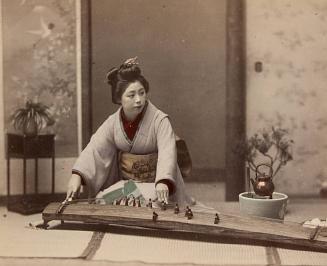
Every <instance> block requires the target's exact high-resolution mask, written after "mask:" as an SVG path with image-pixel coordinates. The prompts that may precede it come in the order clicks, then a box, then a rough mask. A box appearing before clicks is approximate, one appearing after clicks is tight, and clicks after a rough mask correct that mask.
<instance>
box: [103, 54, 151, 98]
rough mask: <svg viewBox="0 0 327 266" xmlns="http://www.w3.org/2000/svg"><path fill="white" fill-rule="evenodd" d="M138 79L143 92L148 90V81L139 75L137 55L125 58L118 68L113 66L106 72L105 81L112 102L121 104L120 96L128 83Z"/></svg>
mask: <svg viewBox="0 0 327 266" xmlns="http://www.w3.org/2000/svg"><path fill="white" fill-rule="evenodd" d="M135 81H139V82H140V83H141V84H142V85H143V87H144V89H145V92H146V93H148V91H149V83H148V81H147V80H146V79H145V78H144V77H143V76H142V75H141V69H140V68H139V66H138V63H137V57H134V58H131V59H128V60H126V61H125V62H124V63H123V64H122V65H121V66H120V67H119V68H117V67H114V68H112V69H110V70H109V71H108V73H107V82H108V84H109V85H110V86H111V97H112V102H113V103H116V104H121V96H122V95H123V93H124V92H125V90H126V88H127V87H128V85H129V84H131V83H133V82H135Z"/></svg>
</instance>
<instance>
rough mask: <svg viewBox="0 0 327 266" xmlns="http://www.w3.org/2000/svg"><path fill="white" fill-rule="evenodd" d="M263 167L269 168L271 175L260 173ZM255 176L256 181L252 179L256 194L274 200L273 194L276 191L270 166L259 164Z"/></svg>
mask: <svg viewBox="0 0 327 266" xmlns="http://www.w3.org/2000/svg"><path fill="white" fill-rule="evenodd" d="M262 166H266V167H268V168H269V174H266V173H261V172H260V171H259V168H260V167H262ZM255 175H256V176H255V179H253V178H251V179H250V181H251V183H252V187H253V190H254V192H255V194H257V195H259V196H269V198H270V199H272V194H273V192H274V190H275V186H274V183H273V182H272V175H273V169H272V167H271V166H270V165H268V164H259V165H258V166H257V167H256V169H255Z"/></svg>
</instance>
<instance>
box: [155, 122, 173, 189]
mask: <svg viewBox="0 0 327 266" xmlns="http://www.w3.org/2000/svg"><path fill="white" fill-rule="evenodd" d="M157 146H158V162H157V173H156V181H155V182H156V184H157V183H158V182H160V181H162V180H168V181H169V182H171V183H172V185H173V187H174V188H175V180H176V175H177V149H176V141H175V133H174V131H173V128H172V126H171V124H170V121H169V118H168V117H164V118H163V119H162V120H161V121H160V123H159V125H158V130H157Z"/></svg>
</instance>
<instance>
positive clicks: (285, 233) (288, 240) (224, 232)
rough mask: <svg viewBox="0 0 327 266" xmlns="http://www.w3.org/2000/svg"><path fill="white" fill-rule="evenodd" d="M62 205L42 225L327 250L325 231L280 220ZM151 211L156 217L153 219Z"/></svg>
mask: <svg viewBox="0 0 327 266" xmlns="http://www.w3.org/2000/svg"><path fill="white" fill-rule="evenodd" d="M60 204H61V203H50V204H49V205H48V206H47V207H46V208H45V209H44V211H43V213H42V218H43V220H44V221H45V222H49V221H51V220H62V221H80V222H85V223H98V224H108V225H110V224H112V225H124V226H134V227H135V226H136V227H144V228H152V229H164V230H170V231H176V232H181V231H182V232H191V233H200V234H205V235H210V236H211V237H212V236H217V240H219V239H220V238H231V239H244V240H253V241H260V242H267V243H268V244H277V245H278V244H282V245H287V246H288V247H292V248H301V249H309V250H316V251H327V228H308V227H303V226H302V225H301V224H299V223H294V222H283V221H279V220H272V219H265V218H256V217H248V216H235V215H227V214H222V213H219V218H220V221H219V223H218V224H214V218H215V214H214V213H203V212H194V211H193V218H192V219H190V220H188V219H187V217H185V210H182V209H181V210H180V212H179V213H178V214H174V209H173V208H167V210H161V209H158V208H153V209H152V208H146V207H140V208H137V207H130V206H116V205H99V204H87V203H73V204H69V205H67V206H65V207H64V208H63V209H62V212H61V213H56V211H57V210H58V208H59V206H60ZM153 211H155V212H156V213H157V214H158V218H157V221H156V222H154V221H153V219H152V216H153Z"/></svg>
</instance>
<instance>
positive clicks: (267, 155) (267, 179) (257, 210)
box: [238, 127, 294, 219]
mask: <svg viewBox="0 0 327 266" xmlns="http://www.w3.org/2000/svg"><path fill="white" fill-rule="evenodd" d="M288 135H289V134H288V131H287V130H286V129H282V128H275V127H272V128H271V129H270V130H262V131H261V132H260V133H257V134H254V135H253V136H252V137H250V138H248V139H247V140H246V141H245V142H243V143H242V144H241V145H239V146H238V152H240V153H241V154H242V155H243V156H244V158H245V161H246V164H247V170H248V171H247V175H248V178H249V179H250V181H251V183H252V186H253V190H254V193H255V194H252V193H241V194H240V196H239V198H240V204H241V212H242V213H245V214H250V215H256V216H264V217H269V218H278V219H282V218H283V217H284V213H285V208H286V204H287V195H285V194H282V193H274V189H275V186H274V183H273V178H274V177H275V176H276V174H277V173H278V172H279V170H280V169H281V168H282V167H283V166H285V165H286V164H287V162H289V161H290V160H292V159H293V157H292V146H293V143H294V142H293V140H292V139H290V138H289V137H288ZM251 171H252V172H254V173H255V179H252V178H250V175H251ZM273 194H274V195H276V197H275V198H274V199H273ZM254 195H256V197H254ZM253 197H254V198H253ZM256 199H257V200H256ZM267 199H272V201H270V202H268V201H267Z"/></svg>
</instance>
